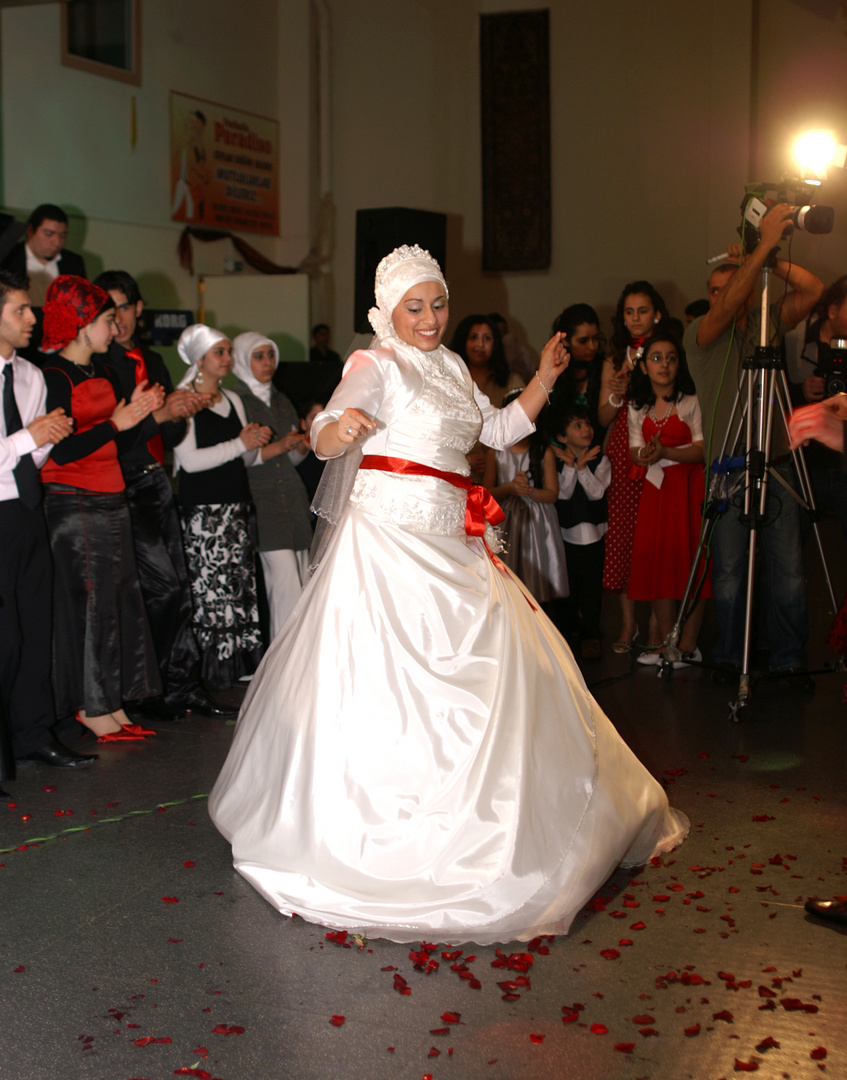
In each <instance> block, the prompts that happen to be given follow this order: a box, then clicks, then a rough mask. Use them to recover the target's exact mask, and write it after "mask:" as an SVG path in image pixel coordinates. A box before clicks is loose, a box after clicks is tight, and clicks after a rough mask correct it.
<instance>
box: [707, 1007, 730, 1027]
mask: <svg viewBox="0 0 847 1080" xmlns="http://www.w3.org/2000/svg"><path fill="white" fill-rule="evenodd" d="M712 1019H713V1020H725V1021H726V1022H727V1023H728V1024H731V1023H732V1022H733V1020H734V1019H735V1017H734V1016H733V1015H732V1013H731V1012H730V1011H729V1010H728V1009H721V1011H720V1012H716V1013H712Z"/></svg>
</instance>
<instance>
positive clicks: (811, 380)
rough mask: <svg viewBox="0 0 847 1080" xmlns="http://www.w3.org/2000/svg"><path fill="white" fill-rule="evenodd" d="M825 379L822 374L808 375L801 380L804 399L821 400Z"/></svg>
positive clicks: (824, 390)
mask: <svg viewBox="0 0 847 1080" xmlns="http://www.w3.org/2000/svg"><path fill="white" fill-rule="evenodd" d="M825 392H826V379H824V377H823V375H809V376H808V377H807V378H805V379H804V380H803V397H804V398H805V399H806V401H823V396H824V393H825Z"/></svg>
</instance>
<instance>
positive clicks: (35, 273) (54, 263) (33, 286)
mask: <svg viewBox="0 0 847 1080" xmlns="http://www.w3.org/2000/svg"><path fill="white" fill-rule="evenodd" d="M24 251H25V252H26V272H27V274H28V275H29V290H28V292H29V298H30V301H31V302H32V306H33V307H44V298H45V297H46V296H47V290H48V289H49V288H50V286H51V285H52V284H53V282H54V281H55V280H56V278H57V277H58V276H59V259H60V258H61V255H62V253H61V251H59V252H57V253H56V254H55V255H54V256H53V258H52V259H48V260H47V262H42V261H41V259H39V258H38V257H37V256H35V255H33V253H32V252H31V251H30V249H29V244H24Z"/></svg>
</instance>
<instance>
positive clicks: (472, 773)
mask: <svg viewBox="0 0 847 1080" xmlns="http://www.w3.org/2000/svg"><path fill="white" fill-rule="evenodd" d="M209 811H210V814H211V816H212V820H213V821H214V823H215V825H216V826H217V828H218V829H219V830H220V831H221V833H223V835H224V836H225V837H226V838H227V839H228V840H229V841H230V842H231V844H232V851H233V859H234V863H235V867H236V869H237V870H238V872H239V873H241V874H242V875H243V876H244V877H245V878H246V879H247V880H248V881H249V882H250V883H251V884H252V885H253V886H254V887H255V888H256V889H257V890H258V891H259V892H260V893H261V894H262V896H264V897H265V898H266V899H267V900H268V901H269V902H270V903H271V904H273V905H274V907H276V908H277V909H278V910H279V911H280V912H282V913H283V914H285V915H291V914H297V915H300V916H302V917H303V918H304V919H307V920H309V921H311V922H315V923H319V924H321V925H323V926H328V927H332V928H334V929H344V930H349V931H356V932H361V933H364V934H366V935H368V936H371V937H385V938H389V939H390V940H392V941H397V942H409V941H417V940H421V939H422V938H423V939H427V940H432V941H442V942H448V943H451V944H452V943H459V942H465V941H474V942H477V943H479V944H490V943H493V942H507V941H511V940H528V939H530V938H532V937H534V936H536V935H538V934H559V933H565V932H566V931H567V930H568V927H569V926H570V924H571V921H572V920H573V918H574V916H575V915H576V914H577V913H578V912H579V911H580V909H581V908H582V907H583V906H584V905H585V903H586V901H587V900H588V899H589V898H590V897H591V896H592V895H593V893H594V892H595V891H596V890H597V888H598V887H599V886H600V885H602V883H603V882H604V881H605V880H606V879H607V878H608V876H609V875H610V874H611V873H612V871H613V870H614V869H615V868H616V867H617V866H618V865H619V864H624V865H640V864H642V863H644V862H645V861H647V860H648V859H650V858H651V857H652V856H654V855H656V854H659V853H661V852H665V851H668V850H670V849H671V848H673V847H675V846H676V845H677V844H678V843H680V841H681V840H682V839H684V837H685V835H686V833H687V830H688V822H687V819H686V818H685V816H684V815H683V814H681V813H679V812H678V811H674V810H672V809H670V808H669V806H668V801H667V798H666V796H665V793H664V791H663V790H662V788H661V786H660V785H659V784H658V783H657V782H656V780H654V778H653V777H652V776H651V775H650V774H649V773H648V772H647V770H646V769H645V768H644V766H643V765H642V764H641V763H640V762H639V761H638V760H637V758H636V757H635V756H634V755H633V753H632V752H631V751H630V750H629V748H628V747H627V746H626V744H625V743H624V742H623V741H622V739H621V738H620V737H619V736H618V734H617V732H616V731H615V729H614V728H613V727H612V724H611V723H610V721H609V720H608V719H607V718H606V716H605V715H604V714H603V712H602V711H601V710H600V708H599V706H598V705H597V703H596V702H595V701H594V699H593V698H592V697H591V695H590V694H589V692H588V690H587V688H586V686H585V683H584V681H583V679H582V676H581V674H580V672H579V670H578V668H577V665H576V663H575V661H574V659H573V656H572V654H571V652H570V650H569V649H568V647H567V645H566V644H565V642H564V640H563V639H562V638H561V636H560V635H559V634H558V632H557V631H556V630H555V628H554V627H553V625H552V623H551V622H550V621H549V620H548V619H547V617H546V616H545V615H544V614H543V612H542V611H541V610H540V608H538V605H537V604H535V603H534V601H533V600H532V598H531V597H530V596H529V594H528V593H527V592H526V591H525V589H524V588H523V586H522V585H521V583H520V582H519V581H518V579H517V578H515V577H514V576H513V575H512V574H511V572H510V571H508V570H499V569H497V567H496V566H495V565H494V564H493V562H492V561H491V559H490V558H489V557H488V555H487V554H486V553H485V551H484V549H483V548H482V545H481V544H480V543H479V542H478V541H476V540H469V539H467V538H465V537H464V536H441V535H433V534H422V533H419V532H412V531H409V530H406V529H402V528H399V527H397V526H394V525H391V524H387V523H386V522H385V521H382V520H379V519H378V518H377V517H375V516H373V515H372V514H371V513H369V512H368V511H365V510H363V509H361V508H360V507H356V506H354V505H351V506H350V507H349V509H348V511H347V512H346V514H345V517H344V518H343V520H342V522H341V523H340V525H339V529H338V532H337V534H336V536H335V537H334V539H333V542H332V545H331V547H330V549H329V551H328V552H327V554H326V556H325V558H324V560H323V562H322V563H321V565H320V567H319V568H318V570H317V572H316V574H315V576H314V577H313V578H312V580H311V581H310V583H309V584H308V586H307V587H306V589H305V590H304V592H303V595H302V597H301V598H300V600H299V601H298V603H297V606H296V607H295V609H294V611H293V612H292V614H291V616H290V618H289V619H288V621H287V622H286V624H285V626H284V628H283V630H282V631H281V633H280V634H279V635H278V636H277V638H276V640H275V641H274V643H273V645H272V646H271V648H270V650H269V651H268V653H267V655H266V656H265V659H264V661H263V662H262V664H261V666H260V668H259V670H258V672H257V674H256V675H255V677H254V679H253V682H252V683H251V685H250V688H249V690H248V694H247V697H246V699H245V702H244V706H243V709H242V712H241V715H240V717H239V720H238V724H237V726H236V730H235V736H234V739H233V744H232V748H231V750H230V753H229V756H228V758H227V760H226V763H225V764H224V767H223V770H222V772H221V774H220V777H219V778H218V780H217V782H216V784H215V787H214V789H213V791H212V793H211V796H210V798H209Z"/></svg>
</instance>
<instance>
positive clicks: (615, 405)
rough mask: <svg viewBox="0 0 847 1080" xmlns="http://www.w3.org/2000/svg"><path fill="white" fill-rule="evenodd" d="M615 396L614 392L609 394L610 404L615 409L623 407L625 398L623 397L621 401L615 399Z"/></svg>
mask: <svg viewBox="0 0 847 1080" xmlns="http://www.w3.org/2000/svg"><path fill="white" fill-rule="evenodd" d="M614 396H615V395H614V394H609V404H610V405H611V406H612V408H613V409H622V408H623V398H621V399H620V401H614V400H613V399H614Z"/></svg>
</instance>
